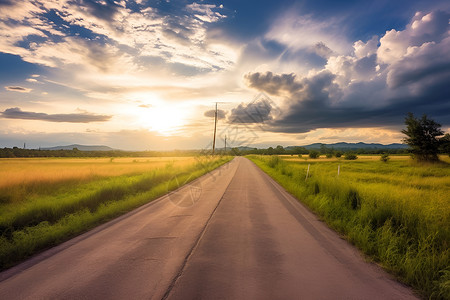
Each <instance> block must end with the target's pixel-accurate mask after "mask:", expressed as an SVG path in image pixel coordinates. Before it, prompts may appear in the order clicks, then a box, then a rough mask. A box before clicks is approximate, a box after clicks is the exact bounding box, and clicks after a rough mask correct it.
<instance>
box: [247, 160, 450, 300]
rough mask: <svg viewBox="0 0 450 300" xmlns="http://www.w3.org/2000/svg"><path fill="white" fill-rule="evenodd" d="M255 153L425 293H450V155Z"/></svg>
mask: <svg viewBox="0 0 450 300" xmlns="http://www.w3.org/2000/svg"><path fill="white" fill-rule="evenodd" d="M249 158H250V159H251V160H252V161H254V162H255V163H256V164H257V165H258V166H259V167H260V168H262V169H263V170H264V171H265V172H267V173H268V174H269V175H270V176H272V177H273V178H274V179H275V180H277V181H278V182H279V183H280V184H282V185H283V186H284V187H285V188H286V189H287V190H288V191H289V192H290V193H291V194H293V195H294V196H296V197H297V198H298V199H300V200H301V201H302V202H304V203H305V204H306V205H308V206H309V207H310V208H311V209H312V210H313V211H315V212H316V213H317V214H318V215H319V216H320V217H321V218H322V219H323V220H324V221H326V222H327V223H328V224H329V225H330V226H331V227H332V228H334V229H335V230H337V231H338V232H340V233H341V234H343V235H344V236H345V237H346V238H347V239H348V240H349V241H350V242H352V243H353V244H355V245H356V246H357V247H359V248H360V249H361V250H362V251H363V252H364V253H366V254H367V255H368V256H369V257H370V258H371V259H372V260H374V261H376V262H378V263H380V264H381V265H382V266H383V267H385V268H386V269H387V270H389V271H390V272H392V273H394V274H396V275H397V276H398V277H399V278H400V279H401V280H403V281H404V282H406V283H408V284H410V285H411V286H412V287H414V288H415V289H416V290H418V291H419V292H420V293H421V294H422V295H423V296H424V297H425V298H431V299H450V160H449V158H448V157H443V160H444V161H445V162H443V163H441V164H428V165H419V164H417V163H415V162H413V161H412V160H411V159H410V158H409V157H406V156H391V160H389V161H388V162H387V163H384V162H381V161H380V160H379V156H359V158H358V159H357V160H356V161H345V160H342V159H339V160H338V159H336V158H333V159H325V158H320V159H304V158H299V157H298V156H281V157H277V156H250V157H249ZM308 165H309V174H308V178H307V177H306V175H307V169H308ZM338 168H339V176H338Z"/></svg>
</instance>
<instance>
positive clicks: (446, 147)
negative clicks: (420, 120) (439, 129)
mask: <svg viewBox="0 0 450 300" xmlns="http://www.w3.org/2000/svg"><path fill="white" fill-rule="evenodd" d="M439 143H440V144H441V152H442V153H447V154H448V155H449V156H450V134H448V133H446V134H445V135H444V136H443V137H441V138H440V139H439Z"/></svg>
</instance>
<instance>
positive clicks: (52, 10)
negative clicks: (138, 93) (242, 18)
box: [0, 0, 236, 72]
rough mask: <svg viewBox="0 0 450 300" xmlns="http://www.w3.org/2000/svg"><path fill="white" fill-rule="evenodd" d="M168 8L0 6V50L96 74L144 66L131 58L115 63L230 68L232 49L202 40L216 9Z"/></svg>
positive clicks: (86, 1)
mask: <svg viewBox="0 0 450 300" xmlns="http://www.w3.org/2000/svg"><path fill="white" fill-rule="evenodd" d="M173 5H175V7H176V8H177V9H176V12H175V11H174V12H172V13H170V14H168V13H166V12H165V11H164V10H162V9H156V8H152V7H147V8H144V7H143V6H142V5H137V6H136V7H134V9H133V10H132V9H130V8H127V7H125V6H126V5H125V4H124V3H122V2H118V1H93V0H61V1H46V2H43V3H34V2H30V3H29V2H20V1H18V2H16V3H15V4H14V5H13V6H8V9H6V8H5V9H1V7H0V24H1V26H0V51H2V52H7V53H11V54H16V55H20V56H21V57H22V58H23V59H24V60H25V61H27V62H31V63H38V64H41V65H45V66H50V67H63V66H64V65H68V64H75V65H82V66H83V67H85V68H89V66H90V65H92V64H93V65H95V66H96V67H97V68H98V69H99V70H100V71H105V70H117V69H119V71H120V70H122V69H131V70H136V69H138V70H139V69H142V68H145V67H146V66H144V65H135V62H136V61H137V60H134V61H133V60H132V59H129V60H127V59H125V60H123V59H118V58H120V57H122V58H123V57H132V58H138V57H143V56H155V57H161V58H163V59H164V61H165V62H167V63H172V64H174V63H177V64H183V65H187V66H191V67H195V68H199V69H209V70H210V71H212V72H214V71H216V70H218V69H221V68H222V69H223V68H230V67H231V66H232V65H233V64H234V63H235V59H236V57H235V56H236V55H235V52H236V51H235V50H234V49H232V48H231V47H228V46H226V44H221V45H220V46H219V47H218V42H219V41H217V40H215V41H214V43H209V41H208V38H207V29H208V26H209V24H211V23H215V22H218V21H220V20H221V19H223V18H225V17H226V16H225V15H222V14H221V13H219V10H220V9H221V8H220V7H219V6H216V5H211V4H208V5H207V4H197V3H192V4H188V5H185V4H183V5H182V4H180V3H178V4H173ZM33 37H39V38H40V39H33ZM29 41H30V42H29ZM101 54H105V57H106V58H107V59H103V58H102V55H101ZM150 69H151V68H150Z"/></svg>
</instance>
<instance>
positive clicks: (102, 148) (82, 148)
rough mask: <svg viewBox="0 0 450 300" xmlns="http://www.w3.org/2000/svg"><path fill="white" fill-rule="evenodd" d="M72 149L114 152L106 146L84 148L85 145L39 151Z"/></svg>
mask: <svg viewBox="0 0 450 300" xmlns="http://www.w3.org/2000/svg"><path fill="white" fill-rule="evenodd" d="M74 148H77V149H78V150H80V151H112V150H115V149H113V148H111V147H108V146H86V145H78V144H73V145H67V146H56V147H50V148H41V150H73V149H74Z"/></svg>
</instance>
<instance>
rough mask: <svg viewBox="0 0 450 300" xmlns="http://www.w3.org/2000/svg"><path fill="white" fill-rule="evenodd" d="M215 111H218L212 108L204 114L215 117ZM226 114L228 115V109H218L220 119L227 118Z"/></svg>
mask: <svg viewBox="0 0 450 300" xmlns="http://www.w3.org/2000/svg"><path fill="white" fill-rule="evenodd" d="M215 112H216V110H215V109H211V110H208V111H205V113H204V114H203V115H204V116H205V117H208V118H214V115H215ZM226 115H227V112H226V111H224V110H222V109H218V110H217V118H218V119H219V120H221V119H225V118H226Z"/></svg>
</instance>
